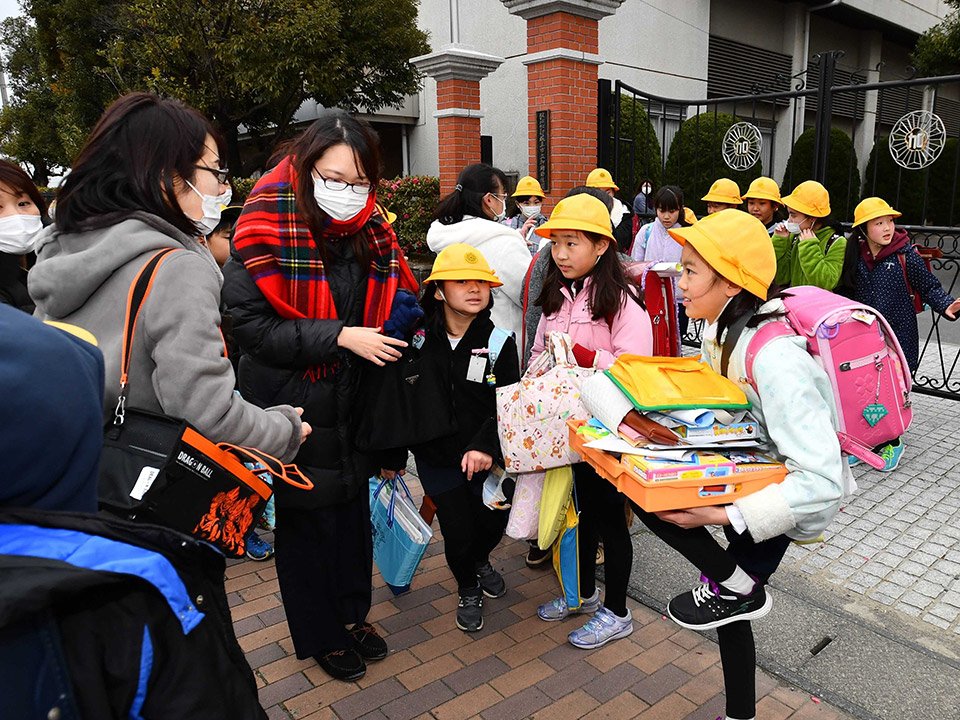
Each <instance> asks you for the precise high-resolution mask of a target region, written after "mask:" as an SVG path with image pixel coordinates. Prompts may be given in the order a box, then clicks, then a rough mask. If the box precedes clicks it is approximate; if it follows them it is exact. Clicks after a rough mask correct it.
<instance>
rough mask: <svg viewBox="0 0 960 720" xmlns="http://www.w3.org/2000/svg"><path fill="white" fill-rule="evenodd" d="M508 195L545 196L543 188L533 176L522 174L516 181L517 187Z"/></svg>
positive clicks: (518, 196) (517, 196) (519, 196)
mask: <svg viewBox="0 0 960 720" xmlns="http://www.w3.org/2000/svg"><path fill="white" fill-rule="evenodd" d="M510 197H515V198H522V197H539V198H542V197H546V195H544V194H543V188H542V187H540V183H539V182H538V181H537V179H536V178H535V177H531V176H530V175H524V176H523V177H522V178H520V180H519V181H518V182H517V189H516V191H514V193H513V195H511V196H510Z"/></svg>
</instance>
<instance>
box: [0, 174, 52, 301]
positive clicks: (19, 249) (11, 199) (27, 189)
mask: <svg viewBox="0 0 960 720" xmlns="http://www.w3.org/2000/svg"><path fill="white" fill-rule="evenodd" d="M46 210H47V206H46V203H44V202H43V197H41V195H40V192H39V191H38V190H37V186H36V185H34V184H33V181H32V180H31V179H30V176H29V175H27V174H26V173H25V172H24V171H23V170H21V169H20V168H19V167H18V166H17V165H14V164H13V163H12V162H8V161H6V160H0V303H4V304H6V305H12V306H14V307H16V308H20V309H21V310H23V311H24V312H28V313H32V312H33V309H34V308H33V301H32V300H30V294H29V293H28V292H27V270H28V269H29V267H30V265H32V264H33V255H32V253H33V248H34V245H36V241H37V238H38V237H39V233H40V230H41V229H42V228H43V216H44V215H45V214H46Z"/></svg>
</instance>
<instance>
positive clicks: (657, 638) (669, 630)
mask: <svg viewBox="0 0 960 720" xmlns="http://www.w3.org/2000/svg"><path fill="white" fill-rule="evenodd" d="M676 634H677V626H676V625H674V624H673V622H672V621H671V620H662V619H661V620H659V621H657V622H651V623H648V624H647V625H644V626H643V627H642V628H638V629H636V630H634V631H633V635H631V636H630V637H631V638H632V639H633V641H634V642H637V643H640V644H641V645H643V647H645V648H652V647H654V646H656V645H658V644H659V643H660V642H661V641H663V640H666V639H667V638H668V637H672V636H673V635H676Z"/></svg>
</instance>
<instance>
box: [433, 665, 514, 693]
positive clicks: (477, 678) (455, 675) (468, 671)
mask: <svg viewBox="0 0 960 720" xmlns="http://www.w3.org/2000/svg"><path fill="white" fill-rule="evenodd" d="M509 671H510V666H508V665H507V664H506V663H505V662H504V661H503V660H501V659H500V658H499V657H497V656H495V655H489V656H487V657H485V658H482V659H481V660H478V661H477V662H472V663H470V664H469V665H467V666H466V667H463V666H461V669H459V670H455V671H453V672H451V673H450V674H449V675H446V676H445V677H444V678H443V682H444V683H446V685H447V687H449V688H450V689H451V690H453V691H454V692H455V693H457V694H458V695H459V694H462V693H465V692H468V691H470V690H473V689H474V688H476V687H478V686H480V685H482V684H484V683H487V682H489V681H490V680H493V679H494V678H497V677H500V676H501V675H504V674H505V673H507V672H509ZM497 694H498V695H499V693H497Z"/></svg>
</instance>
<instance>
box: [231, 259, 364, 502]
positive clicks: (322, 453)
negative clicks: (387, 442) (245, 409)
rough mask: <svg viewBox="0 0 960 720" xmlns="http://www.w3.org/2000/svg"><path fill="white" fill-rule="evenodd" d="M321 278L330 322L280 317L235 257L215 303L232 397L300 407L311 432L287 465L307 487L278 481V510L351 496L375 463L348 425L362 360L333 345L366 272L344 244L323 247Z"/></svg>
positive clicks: (349, 319)
mask: <svg viewBox="0 0 960 720" xmlns="http://www.w3.org/2000/svg"><path fill="white" fill-rule="evenodd" d="M327 249H328V257H327V263H326V272H327V282H328V283H329V284H330V292H331V293H332V294H333V300H334V304H335V306H336V309H337V317H338V318H339V319H337V320H317V319H310V318H307V319H302V320H288V319H285V318H282V317H280V315H278V314H277V312H276V311H275V310H274V309H273V306H272V305H270V303H269V302H268V301H267V299H266V298H265V297H264V296H263V293H261V292H260V289H259V288H258V287H257V286H256V285H255V284H254V282H253V279H252V278H251V277H250V274H249V273H248V272H247V270H246V268H245V267H244V265H243V262H242V261H241V260H240V258H239V257H238V256H236V255H234V256H233V257H232V258H231V259H230V260H229V261H228V262H227V264H226V265H225V266H224V268H223V275H224V283H223V300H224V302H225V303H226V306H227V309H228V311H229V312H230V314H231V315H232V317H233V336H234V340H235V341H236V343H237V345H238V346H239V348H240V350H241V351H242V353H243V355H242V357H241V358H240V377H239V382H240V394H241V395H243V397H244V398H245V399H246V400H248V401H250V402H252V403H254V404H255V405H259V406H260V407H271V406H274V405H277V404H281V405H284V404H288V405H293V406H294V407H302V408H303V419H304V420H305V421H306V422H308V423H310V425H311V426H312V427H313V432H312V433H311V434H310V436H309V437H307V439H306V442H304V443H303V445H301V446H300V451H299V453H298V454H297V456H296V458H294V462H295V463H296V464H297V466H298V467H299V468H300V470H301V471H303V472H304V474H306V475H307V476H308V477H309V478H310V479H311V480H312V481H313V484H314V489H313V490H311V491H309V492H307V491H303V490H299V489H296V488H292V487H289V486H286V485H278V486H277V487H275V488H274V491H275V493H276V498H277V503H278V504H280V505H282V506H284V507H294V508H317V507H324V506H330V505H336V504H339V503H343V502H346V501H348V500H351V499H353V498H354V497H356V495H357V493H359V492H360V491H361V489H364V490H365V489H366V488H367V481H368V480H369V478H370V476H371V475H373V474H374V473H375V472H376V470H377V468H376V467H375V465H376V463H375V462H374V461H373V460H372V459H371V458H370V457H368V456H366V455H364V454H362V453H360V452H359V451H357V450H356V448H355V447H354V444H353V440H352V438H351V433H350V431H349V428H350V427H351V425H352V424H353V417H354V413H356V412H364V411H365V410H366V408H360V407H356V397H357V388H358V385H359V374H360V373H359V371H360V365H361V364H362V363H365V362H366V361H365V360H362V359H360V358H358V357H357V356H355V355H353V353H350V352H347V351H345V350H341V349H340V348H339V347H338V346H337V336H338V335H339V334H340V330H341V329H342V328H343V327H344V326H356V325H362V324H363V322H362V321H363V302H364V297H365V295H366V288H367V269H366V268H364V267H362V266H361V264H360V263H359V262H358V261H357V260H356V259H355V256H354V252H353V247H352V245H351V243H350V242H349V241H341V242H330V243H328V245H327ZM337 360H339V361H340V362H339V366H338V369H337V370H336V371H335V372H331V373H328V374H326V375H325V376H324V375H322V374H321V373H316V372H314V371H313V369H314V368H315V367H316V366H318V365H323V364H330V363H332V362H334V361H337Z"/></svg>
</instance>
